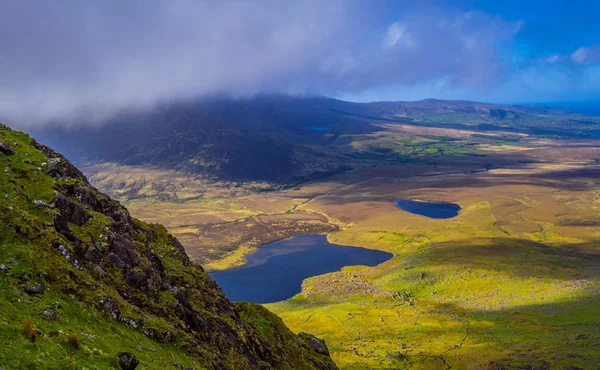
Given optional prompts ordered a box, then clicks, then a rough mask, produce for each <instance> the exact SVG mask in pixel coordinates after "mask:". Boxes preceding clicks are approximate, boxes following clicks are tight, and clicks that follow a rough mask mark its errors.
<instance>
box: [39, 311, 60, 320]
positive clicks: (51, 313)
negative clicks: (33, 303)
mask: <svg viewBox="0 0 600 370" xmlns="http://www.w3.org/2000/svg"><path fill="white" fill-rule="evenodd" d="M43 314H44V315H46V316H48V318H49V319H50V320H51V321H58V320H60V315H59V314H57V313H56V312H54V311H52V310H50V309H45V310H44V312H43Z"/></svg>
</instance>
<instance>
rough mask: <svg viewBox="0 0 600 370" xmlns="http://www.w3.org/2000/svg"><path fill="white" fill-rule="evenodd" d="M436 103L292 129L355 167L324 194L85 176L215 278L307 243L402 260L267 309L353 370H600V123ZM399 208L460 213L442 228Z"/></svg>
mask: <svg viewBox="0 0 600 370" xmlns="http://www.w3.org/2000/svg"><path fill="white" fill-rule="evenodd" d="M336 104H338V103H336ZM339 104H342V103H339ZM421 104H425V105H426V107H422V106H416V107H412V108H411V109H418V112H420V113H419V114H418V115H417V116H416V117H415V114H414V112H413V111H412V110H410V109H409V110H408V111H403V112H405V113H402V112H400V113H399V112H398V110H397V109H395V110H393V112H391V113H390V111H389V107H388V106H385V105H384V106H383V108H385V109H386V110H383V108H382V107H381V106H377V107H378V109H382V110H383V111H381V112H379V113H377V112H373V111H370V112H366V113H365V112H363V111H362V110H364V109H365V108H364V107H362V106H361V107H359V108H360V109H357V108H355V110H358V111H357V112H354V113H352V114H353V115H352V116H349V115H348V113H344V114H343V115H340V114H339V113H338V112H337V111H333V110H327V111H326V112H328V113H327V114H326V115H324V116H323V117H321V116H319V117H321V118H320V120H318V121H317V122H318V123H321V122H328V123H323V124H322V126H321V127H327V128H331V129H330V130H312V129H310V130H307V129H303V130H302V131H300V133H298V132H296V131H294V129H293V124H290V125H291V126H290V127H291V128H287V129H285V130H287V131H278V132H276V133H275V134H273V135H274V137H276V138H277V140H294V141H295V142H298V143H304V144H305V145H308V146H309V147H310V148H311V150H313V151H314V152H321V153H326V155H327V158H328V159H329V160H331V163H332V165H331V166H332V167H331V168H341V167H342V166H343V167H344V169H343V170H341V171H336V172H334V173H331V174H328V175H327V176H324V177H320V176H317V178H312V179H309V180H308V181H299V182H296V181H288V180H285V181H274V180H273V179H268V178H263V179H252V180H248V179H241V178H237V179H236V178H234V177H229V176H225V177H218V176H216V177H212V178H207V177H203V180H202V181H200V182H199V181H196V180H195V179H198V177H197V176H198V175H197V174H196V173H194V172H193V171H190V170H189V169H187V170H182V169H166V168H167V167H166V166H163V165H160V164H156V163H154V164H152V166H150V165H148V164H144V163H137V164H132V163H118V162H111V164H105V162H104V163H103V162H101V161H100V162H98V161H96V162H93V163H92V162H90V164H89V166H86V167H84V170H85V172H86V173H87V174H88V175H89V178H90V180H91V181H92V182H93V183H94V184H95V185H96V186H98V187H99V188H100V189H102V190H103V191H106V192H108V193H109V194H111V195H113V196H115V197H118V198H119V199H120V200H121V201H124V202H126V203H125V204H126V205H127V207H128V208H129V209H130V210H131V212H132V214H133V215H135V216H136V217H139V218H140V219H142V220H144V221H146V222H149V223H160V224H164V225H165V226H166V227H167V229H168V230H169V231H170V232H172V233H173V234H174V235H175V236H176V237H177V238H178V239H179V240H180V241H181V242H182V244H183V245H184V247H185V248H186V252H187V253H188V254H189V255H190V256H191V257H192V259H193V260H194V261H196V262H197V263H200V264H201V265H202V266H204V268H205V269H206V270H208V271H212V272H213V273H215V272H217V271H222V270H227V269H231V268H236V267H240V266H243V265H244V263H245V262H246V260H245V256H246V255H248V254H250V253H252V252H254V251H256V250H257V248H260V246H261V245H264V244H268V243H271V242H275V241H278V240H283V239H287V238H289V237H293V236H296V235H310V234H326V235H327V241H328V242H330V243H334V244H338V245H347V246H355V247H363V248H368V249H373V250H378V251H384V252H389V253H391V254H392V255H393V258H391V259H390V260H387V261H385V262H383V263H381V264H378V265H377V266H373V267H367V266H361V265H354V266H347V267H343V268H342V269H341V271H337V272H330V273H326V274H323V275H318V276H312V277H309V278H308V279H306V280H304V282H303V283H302V288H301V289H302V291H301V293H299V294H297V295H296V296H294V297H293V298H291V299H288V300H285V301H282V302H277V303H269V304H266V305H265V307H267V308H268V309H269V310H270V311H272V312H274V313H276V314H277V315H278V316H280V317H281V318H282V319H283V321H284V323H285V324H286V325H287V326H288V327H290V328H291V329H292V330H293V331H294V332H311V333H314V334H315V335H317V336H318V337H320V338H323V339H325V341H326V343H327V345H328V346H329V349H330V351H331V355H332V358H333V360H334V361H335V363H336V365H338V366H339V367H340V368H342V369H397V368H410V369H450V368H454V369H498V368H502V369H504V368H506V369H513V368H514V369H520V368H535V369H555V368H556V369H564V368H568V367H569V366H574V367H573V369H575V368H577V367H578V368H583V369H593V368H596V367H598V366H600V357H598V355H597V348H599V347H600V317H599V316H598V315H597V312H598V309H599V308H600V297H599V294H600V249H599V248H598V241H599V239H600V228H599V227H598V225H599V222H598V220H600V213H599V212H600V208H598V207H600V193H599V190H598V182H597V181H598V180H597V179H598V178H599V175H600V165H599V164H598V159H600V148H599V147H598V145H597V141H596V139H594V138H593V137H592V136H593V135H592V134H591V133H593V131H594V130H595V129H596V128H597V126H598V122H597V121H596V118H594V117H591V118H585V120H586V122H587V123H585V124H583V123H580V124H579V126H577V124H574V128H573V130H569V129H565V127H566V126H561V125H562V124H563V123H564V122H567V121H569V122H570V121H573V122H575V121H582V120H584V118H581V117H579V118H574V117H571V116H569V115H566V113H564V112H558V113H556V112H547V111H543V112H533V113H531V112H529V113H527V112H525V113H523V112H520V113H516V114H515V113H510V110H509V109H508V108H503V111H504V112H505V113H498V111H497V109H496V110H494V109H492V110H491V111H490V108H489V107H487V108H485V109H483V108H481V109H483V110H481V109H480V108H477V109H475V108H473V107H471V108H469V109H467V111H466V112H465V111H464V109H465V108H464V107H462V105H463V104H464V103H461V104H459V107H458V108H457V107H456V106H455V105H453V104H451V103H445V104H447V106H445V105H444V104H443V103H442V102H441V101H434V102H425V103H421ZM478 104H479V103H478ZM432 105H433V106H432ZM409 106H410V105H409ZM413 106H414V104H413ZM444 107H445V108H444ZM448 107H450V108H448ZM346 108H347V107H346ZM311 109H313V108H307V109H306V110H302V111H301V112H303V113H302V114H307V113H306V112H307V111H308V112H310V111H311ZM369 109H372V108H369ZM471 109H474V111H472V110H471ZM438 110H446V111H450V112H446V113H444V114H441V113H436V112H437V111H438ZM457 111H458V113H457ZM483 111H486V112H488V115H487V116H486V117H487V118H485V119H484V118H482V117H483V116H482V114H483V113H482V112H483ZM507 111H508V112H509V113H506V112H507ZM296 112H298V110H294V113H296ZM332 112H333V113H332ZM345 112H346V111H345ZM490 112H492V113H493V114H492V113H490ZM321 113H322V112H320V113H319V114H321ZM302 114H300V116H302ZM376 114H378V116H377V115H376ZM498 114H500V116H499V115H498ZM503 114H504V116H502V115H503ZM525 114H530V115H533V116H534V117H535V119H531V121H528V120H527V119H525V118H523V117H522V115H525ZM330 115H333V116H330ZM501 116H502V117H501ZM266 117H267V118H269V117H273V116H271V115H270V114H269V115H267V116H266ZM332 117H333V118H335V119H333V118H332ZM348 117H350V118H348ZM490 117H491V118H490ZM506 117H508V118H506ZM263 118H264V117H263ZM267 118H264V119H263V120H262V121H261V122H269V119H267ZM346 118H348V119H349V121H348V126H347V127H346V126H344V124H343V123H342V122H343V121H344V120H345V119H346ZM328 120H329V121H328ZM458 121H460V122H464V123H460V124H458V123H454V122H458ZM293 122H296V121H293ZM298 122H299V123H298V125H302V124H301V122H302V120H301V119H300V118H298ZM444 122H449V123H444ZM486 122H487V123H486ZM557 122H562V123H560V124H559V123H557ZM555 123H556V124H555ZM312 125H313V124H311V126H312ZM303 126H308V125H307V124H303ZM260 127H261V126H256V127H255V129H256V130H258V131H260ZM269 127H270V126H269ZM301 127H302V126H301ZM315 127H317V126H315ZM515 127H517V128H519V127H520V128H522V129H519V130H517V129H515ZM532 127H533V128H532ZM531 130H534V131H531ZM536 130H537V131H536ZM561 130H562V131H561ZM255 165H260V163H256V164H255ZM266 165H268V164H266ZM217 173H218V172H217ZM202 176H205V175H202ZM159 182H163V183H164V184H166V185H165V186H160V184H159ZM123 189H129V190H126V191H124V190H123ZM132 189H133V190H132ZM397 199H404V200H420V201H428V202H439V203H453V204H456V205H458V206H459V207H460V211H459V212H458V214H457V215H456V216H454V214H452V216H453V217H450V218H429V217H424V216H422V215H418V214H412V213H409V212H405V211H403V210H401V209H399V208H398V207H397V206H396V205H395V204H394V202H393V201H394V200H397ZM232 271H233V270H232Z"/></svg>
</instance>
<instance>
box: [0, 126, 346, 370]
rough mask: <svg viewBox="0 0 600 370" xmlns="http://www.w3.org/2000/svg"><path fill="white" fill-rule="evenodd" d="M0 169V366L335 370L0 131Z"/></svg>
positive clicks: (177, 248)
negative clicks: (229, 297)
mask: <svg viewBox="0 0 600 370" xmlns="http://www.w3.org/2000/svg"><path fill="white" fill-rule="evenodd" d="M0 168H1V169H2V171H0V187H1V189H2V191H1V192H2V197H1V198H0V244H1V245H2V248H0V270H1V271H0V311H1V312H2V317H1V318H0V340H1V343H2V345H1V346H0V348H1V350H0V366H1V367H3V368H11V369H12V368H36V369H43V368H54V369H56V368H119V366H121V367H122V368H134V367H135V366H134V367H128V366H129V365H128V364H127V363H132V362H136V361H139V362H140V368H142V367H143V368H145V369H150V368H155V369H159V368H160V369H165V368H196V369H200V368H208V369H299V368H302V369H334V368H335V365H334V364H333V362H332V361H331V359H330V358H329V356H328V351H327V348H326V347H325V345H324V343H323V342H321V341H320V340H318V339H316V338H315V337H313V336H311V335H310V334H300V335H299V336H296V335H295V334H293V333H292V332H291V331H290V330H289V329H287V328H286V327H285V326H284V324H283V323H282V321H281V320H280V319H279V318H278V317H277V316H275V315H273V314H271V313H270V312H269V311H267V310H266V309H264V308H262V307H261V306H258V305H254V304H248V303H233V302H231V301H229V300H228V299H227V298H225V296H224V295H223V293H222V291H221V289H220V288H219V287H218V286H217V285H216V283H215V282H214V281H213V280H212V279H211V278H209V277H208V276H207V275H206V274H205V273H204V271H203V270H202V268H201V267H199V266H197V265H195V264H193V263H191V262H190V260H189V258H188V256H187V255H186V253H185V251H184V249H183V247H182V246H181V244H180V243H179V242H178V241H177V240H176V239H175V238H174V237H173V236H171V235H170V234H169V233H168V232H167V231H166V230H165V229H164V228H163V227H162V226H160V225H154V224H147V223H144V222H141V221H139V220H136V219H134V218H132V217H131V216H130V215H129V212H128V211H127V209H125V208H124V207H123V206H121V205H120V204H119V203H118V202H116V201H113V200H112V199H110V198H109V197H108V196H106V195H104V194H102V193H100V192H99V191H98V190H96V189H95V188H93V187H92V186H91V185H90V184H89V183H88V181H87V179H86V178H85V177H84V176H83V175H82V173H81V172H80V171H79V170H78V169H77V168H75V167H74V166H73V165H71V164H70V163H69V162H68V161H67V160H66V159H65V158H64V157H63V156H61V155H60V154H58V153H56V152H54V151H53V150H51V149H49V148H48V147H46V146H43V145H40V144H38V143H36V142H35V141H34V140H32V139H31V138H30V137H29V136H27V135H26V134H23V133H21V132H17V131H13V130H11V129H9V128H8V127H6V126H3V125H0ZM131 354H133V355H134V356H135V357H136V360H132V356H131ZM120 362H121V363H120Z"/></svg>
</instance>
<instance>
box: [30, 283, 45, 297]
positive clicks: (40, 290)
mask: <svg viewBox="0 0 600 370" xmlns="http://www.w3.org/2000/svg"><path fill="white" fill-rule="evenodd" d="M25 292H26V293H29V294H44V287H43V286H42V284H40V283H37V284H35V285H30V286H28V287H27V288H25Z"/></svg>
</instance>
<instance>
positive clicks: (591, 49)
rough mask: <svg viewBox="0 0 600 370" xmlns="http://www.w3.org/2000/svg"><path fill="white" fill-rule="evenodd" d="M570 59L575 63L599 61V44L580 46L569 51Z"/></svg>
mask: <svg viewBox="0 0 600 370" xmlns="http://www.w3.org/2000/svg"><path fill="white" fill-rule="evenodd" d="M571 60H572V61H573V62H575V63H577V64H592V63H597V62H599V61H600V44H595V45H590V46H582V47H580V48H579V49H577V50H575V51H574V52H573V53H571Z"/></svg>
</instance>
